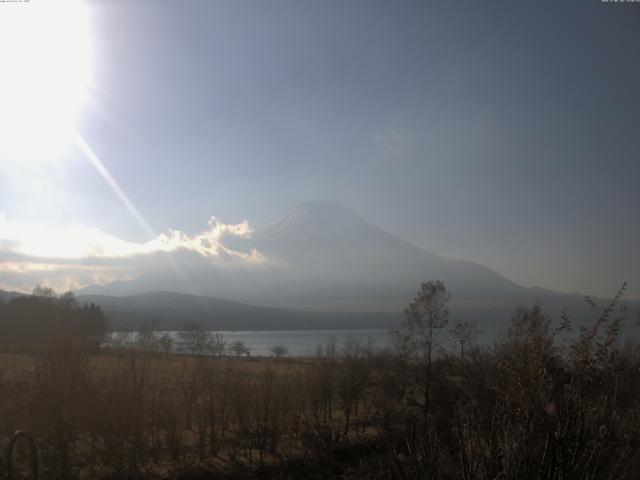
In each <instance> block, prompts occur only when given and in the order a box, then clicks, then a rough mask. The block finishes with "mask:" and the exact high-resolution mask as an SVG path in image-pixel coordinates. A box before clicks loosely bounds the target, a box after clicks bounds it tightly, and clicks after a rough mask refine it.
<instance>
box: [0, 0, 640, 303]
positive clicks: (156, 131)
mask: <svg viewBox="0 0 640 480" xmlns="http://www.w3.org/2000/svg"><path fill="white" fill-rule="evenodd" d="M87 5H88V7H89V12H90V32H91V39H92V41H91V44H92V58H93V69H92V78H93V87H92V89H91V95H92V97H93V98H92V101H91V103H90V104H88V105H87V106H86V107H85V108H84V110H83V113H82V117H81V119H80V121H79V125H78V128H79V131H80V132H81V133H82V135H83V136H84V138H85V139H86V141H87V143H88V144H90V145H91V146H92V148H93V150H94V151H95V152H96V154H97V155H98V156H99V157H100V159H101V160H102V162H103V163H104V165H105V167H106V168H107V169H108V171H109V172H110V173H111V175H112V176H113V178H114V179H115V180H116V181H117V182H118V183H119V185H120V187H121V189H122V191H124V192H125V193H126V194H127V195H128V196H129V198H130V199H131V202H132V203H133V204H134V205H135V206H136V207H137V209H138V210H139V211H140V213H141V214H142V216H144V218H145V219H146V221H147V222H148V224H149V225H150V226H151V228H152V230H153V231H155V232H167V231H168V230H169V229H179V230H181V231H183V232H187V233H189V234H197V233H199V232H202V231H203V230H205V229H206V228H207V226H206V225H207V223H206V222H207V220H208V219H209V217H210V216H212V215H215V216H216V217H219V218H221V219H222V220H223V221H225V222H229V223H234V224H235V223H239V222H240V221H242V220H244V219H247V220H248V221H249V222H250V223H251V224H252V225H253V226H254V227H257V228H259V227H262V226H265V225H268V224H269V223H271V222H272V221H274V220H276V219H277V218H278V217H280V216H282V215H284V214H286V213H287V212H288V211H289V210H291V209H292V208H294V207H295V206H297V205H298V204H300V203H303V202H305V201H308V200H312V199H323V200H333V201H337V202H340V203H342V204H344V205H346V206H348V207H350V208H351V209H353V210H354V211H356V212H357V213H359V214H360V215H362V216H363V217H365V218H366V219H368V220H370V221H372V222H373V223H375V224H377V225H379V226H381V227H383V228H385V229H387V230H389V231H391V232H393V233H396V234H398V235H400V236H402V237H404V238H405V239H407V240H409V241H412V242H414V243H416V244H418V245H420V246H423V247H426V248H428V249H430V250H433V251H435V252H438V253H440V254H443V255H447V256H451V257H455V258H466V259H470V260H475V261H477V262H480V263H483V264H485V265H487V266H489V267H491V268H493V269H495V270H496V271H498V272H499V273H501V274H503V275H505V276H507V277H508V278H510V279H512V280H514V281H516V282H519V283H521V284H523V285H526V286H534V285H539V286H544V287H546V288H550V289H557V290H560V291H580V292H583V293H591V294H601V295H607V296H608V295H612V294H613V293H614V292H615V290H616V289H617V287H618V286H619V284H620V283H621V282H622V281H625V280H626V281H628V282H630V289H629V297H635V298H640V255H639V254H638V246H639V245H640V217H639V215H638V207H639V206H640V181H639V179H640V158H639V152H640V118H639V117H640V4H637V3H636V4H634V3H630V4H611V3H609V4H607V3H600V1H599V0H580V1H563V2H558V1H547V2H545V1H529V2H513V1H491V2H478V1H476V0H470V1H448V2H443V1H439V2H430V1H415V2H412V1H401V2H399V1H385V2H382V1H373V0H366V1H349V2H345V1H338V0H336V1H328V0H322V1H314V2H312V1H300V0H291V1H269V2H265V1H251V2H249V1H240V0H229V1H219V0H216V1H204V0H203V1H194V0H180V1H177V0H171V1H161V0H153V1H151V0H149V1H136V2H132V1H124V0H121V1H116V0H109V1H106V0H104V1H90V2H87ZM1 6H2V5H0V7H1ZM0 15H2V9H1V8H0ZM0 141H1V139H0ZM0 211H3V212H4V215H5V218H6V219H9V220H10V221H12V222H18V223H29V224H39V225H43V224H44V225H47V226H50V227H52V228H61V227H63V226H69V225H71V224H73V223H76V224H80V225H83V226H87V227H94V228H96V229H99V230H100V231H101V232H105V233H108V234H109V235H112V236H114V237H117V238H118V239H122V240H127V241H130V242H142V241H144V240H148V237H149V233H148V232H146V231H145V230H144V229H143V228H141V227H140V225H139V223H138V222H137V221H136V219H135V218H133V217H132V216H131V215H130V214H129V213H128V211H127V210H126V209H125V208H123V206H122V203H121V201H120V200H119V199H118V198H117V196H116V195H114V193H113V191H112V189H111V188H110V187H109V186H108V185H107V184H106V183H105V181H104V179H103V178H102V177H101V176H100V175H98V174H97V172H96V170H95V169H94V168H93V166H92V165H91V164H90V163H89V162H87V160H86V159H85V158H84V157H83V156H82V154H80V153H79V152H78V151H77V149H76V150H73V149H72V150H70V151H69V152H68V153H67V154H66V155H65V157H64V158H63V159H62V160H60V161H59V162H56V163H51V164H41V165H36V166H34V165H30V166H28V167H22V166H18V165H16V163H15V162H13V163H12V162H4V163H3V162H2V161H1V160H0Z"/></svg>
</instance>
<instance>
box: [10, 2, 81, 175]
mask: <svg viewBox="0 0 640 480" xmlns="http://www.w3.org/2000/svg"><path fill="white" fill-rule="evenodd" d="M90 67H91V49H90V37H89V21H88V12H87V8H86V6H85V5H84V4H83V3H82V1H81V0H59V1H55V2H54V1H51V0H31V1H30V2H25V3H10V2H7V3H4V4H2V12H0V69H1V75H0V158H1V159H4V160H5V161H11V162H16V163H17V164H21V163H27V162H28V163H34V162H35V163H40V162H46V161H56V160H58V159H59V158H60V157H61V155H62V153H63V152H64V151H65V149H66V148H67V147H69V146H70V145H71V143H72V141H73V133H74V130H75V123H76V120H77V117H78V114H79V112H80V108H81V106H82V104H83V102H84V100H85V99H86V96H87V87H88V82H89V79H90V70H91V68H90Z"/></svg>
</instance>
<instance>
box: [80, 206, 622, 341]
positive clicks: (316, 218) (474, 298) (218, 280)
mask: <svg viewBox="0 0 640 480" xmlns="http://www.w3.org/2000/svg"><path fill="white" fill-rule="evenodd" d="M249 242H251V246H253V247H256V248H257V249H258V250H259V251H260V252H261V253H262V254H264V255H265V256H266V257H267V258H268V262H267V264H266V265H263V266H261V267H260V268H255V269H251V268H247V269H240V270H234V269H223V268H218V267H216V266H212V265H209V264H207V262H206V261H205V260H204V259H200V260H198V259H195V260H196V261H194V259H193V258H191V259H190V261H189V262H184V263H180V257H179V256H176V258H177V264H178V265H179V266H180V267H181V270H182V273H183V274H184V275H185V276H186V277H188V278H189V284H188V285H186V284H185V283H180V281H179V279H178V278H177V277H176V276H175V272H171V271H166V272H164V273H163V274H162V275H159V274H154V275H148V276H146V277H141V278H138V279H136V280H134V281H132V282H115V283H113V284H110V285H105V286H92V287H89V288H87V289H85V290H84V291H82V290H81V291H79V292H78V293H79V294H88V293H91V294H105V295H112V296H122V295H134V294H141V293H145V292H149V291H159V290H162V291H179V292H183V293H192V294H194V293H195V294H197V295H201V296H207V297H216V298H225V299H229V300H234V301H236V302H241V303H244V304H252V305H262V306H267V307H275V308H286V309H297V310H306V311H308V310H314V311H317V312H320V311H326V312H335V311H342V312H360V313H361V314H364V313H363V312H380V314H382V313H381V312H387V313H388V314H390V315H391V314H394V315H398V314H399V313H400V312H402V311H403V309H404V308H405V307H406V305H407V304H408V302H409V301H411V300H412V299H413V297H414V295H415V293H416V292H417V290H418V289H419V286H420V282H422V281H426V280H442V281H444V282H445V284H446V286H447V288H448V289H449V290H450V291H451V293H452V304H451V306H452V314H453V316H454V319H455V320H458V319H477V320H479V321H482V322H486V321H491V322H497V323H501V324H504V323H506V321H507V320H508V318H509V315H510V312H511V311H512V310H513V308H514V307H515V306H517V305H518V304H522V303H529V304H530V303H532V302H534V301H536V300H537V299H539V300H540V301H541V302H542V303H543V306H545V308H546V310H548V311H549V313H550V314H552V315H553V316H555V317H556V318H557V317H558V316H559V314H560V311H561V310H562V309H563V308H566V309H567V310H568V311H569V312H570V313H572V314H574V315H575V316H576V317H580V318H588V317H589V316H590V315H592V314H593V312H589V310H588V308H587V307H586V305H585V303H584V299H583V297H582V296H581V295H578V294H563V293H558V292H552V291H549V290H545V289H542V288H524V287H522V286H520V285H518V284H516V283H514V282H512V281H510V280H508V279H506V278H505V277H503V276H501V275H500V274H498V273H496V272H494V271H493V270H491V269H489V268H487V267H485V266H483V265H480V264H478V263H474V262H471V261H467V260H452V259H449V258H445V257H442V256H440V255H438V254H436V253H434V252H431V251H429V250H426V249H424V248H421V247H418V246H416V245H413V244H411V243H409V242H407V241H405V240H403V239H401V238H399V237H397V236H395V235H392V234H390V233H388V232H386V231H385V230H383V229H381V228H379V227H377V226H374V225H372V224H370V223H368V222H367V221H365V220H363V219H362V218H361V217H360V216H358V215H356V214H355V213H353V212H352V211H350V210H349V209H347V208H345V207H343V206H341V205H339V204H336V203H331V202H309V203H305V204H303V205H301V206H300V207H298V208H296V209H295V210H293V211H292V212H291V213H289V214H288V215H287V216H286V217H284V218H282V219H281V220H279V221H277V222H275V223H274V224H273V225H271V226H270V227H268V228H265V229H263V230H261V231H257V232H256V233H255V234H254V236H253V238H251V239H250V240H249ZM613 293H614V292H612V294H613ZM165 295H166V294H165ZM143 298H144V297H143ZM156 298H157V297H156ZM140 301H141V300H140ZM163 301H164V300H163ZM171 301H177V299H176V298H173V299H172V300H171ZM129 302H130V303H129V306H128V307H127V308H128V310H127V312H128V313H127V315H134V311H135V308H134V307H135V305H134V303H131V302H133V301H132V300H129ZM98 303H99V302H98ZM204 304H206V305H207V306H208V307H207V308H210V309H212V310H216V311H226V310H224V309H222V304H215V305H214V304H211V303H208V301H205V302H204ZM167 308H169V305H167ZM243 308H244V307H243ZM253 308H258V307H253ZM221 309H222V310H221ZM159 310H162V309H159ZM114 311H115V310H114ZM118 311H120V310H118ZM193 311H194V310H192V309H191V307H189V312H193ZM234 311H236V312H239V311H242V312H243V313H242V315H238V316H237V317H234V318H237V321H238V322H241V317H242V316H243V315H244V316H245V317H246V318H256V321H257V322H259V320H257V317H256V316H255V315H254V313H253V312H254V311H253V310H251V309H248V310H247V309H245V310H242V309H241V308H240V307H239V306H236V307H234ZM203 312H204V310H202V312H201V313H202V314H204V313H203ZM269 312H270V313H269ZM287 312H288V313H283V314H282V315H280V317H278V315H273V314H272V313H273V312H272V311H268V312H263V313H264V314H265V317H264V318H269V319H273V322H275V323H273V324H274V325H275V324H276V323H278V322H280V324H284V323H287V324H289V323H291V324H296V322H298V320H296V319H297V318H301V317H292V314H291V312H290V310H287ZM119 315H120V314H119ZM122 315H124V313H122ZM224 315H226V316H225V317H224V318H226V319H227V320H228V322H231V318H232V316H231V314H230V313H229V314H227V313H225V314H224ZM158 316H159V317H162V312H161V311H158ZM276 317H278V318H280V320H278V322H276V320H275V319H276ZM207 318H210V319H211V321H212V322H213V321H214V317H213V316H211V317H207ZM285 319H286V321H285ZM227 320H225V321H226V322H227ZM316 320H317V318H315V319H314V318H311V317H309V320H308V321H313V322H316ZM271 321H272V320H269V321H268V322H267V323H269V322H271ZM305 321H307V320H305ZM318 321H319V320H318ZM228 322H227V324H230V323H228ZM254 323H255V322H254V321H253V320H252V321H251V324H252V325H253V324H254ZM299 323H301V324H302V323H304V322H303V321H302V320H300V322H299ZM314 324H315V323H314ZM243 325H244V324H243ZM235 328H243V327H240V326H238V327H235ZM251 328H253V327H251Z"/></svg>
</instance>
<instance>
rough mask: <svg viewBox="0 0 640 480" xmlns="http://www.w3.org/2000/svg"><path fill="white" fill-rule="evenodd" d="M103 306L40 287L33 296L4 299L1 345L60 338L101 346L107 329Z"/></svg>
mask: <svg viewBox="0 0 640 480" xmlns="http://www.w3.org/2000/svg"><path fill="white" fill-rule="evenodd" d="M107 329H108V323H107V319H106V317H105V315H104V313H103V312H102V310H101V308H100V307H99V306H97V305H95V304H93V303H89V304H87V303H84V304H82V305H81V304H80V303H79V302H78V301H77V300H76V298H75V296H74V295H73V293H71V292H67V293H64V294H62V295H57V294H56V293H55V291H54V290H52V289H51V288H45V287H40V286H38V287H36V288H35V289H34V290H33V294H32V295H31V296H21V297H16V298H13V299H11V300H9V301H8V302H7V303H3V302H2V301H0V347H1V348H2V349H3V350H4V351H11V350H22V351H23V350H31V349H34V348H38V347H40V346H42V345H43V344H44V343H47V344H50V343H51V342H55V341H57V340H64V341H74V342H76V343H79V344H81V345H84V346H85V347H90V348H97V347H98V346H99V345H100V343H101V342H102V339H103V338H104V335H105V334H106V333H107Z"/></svg>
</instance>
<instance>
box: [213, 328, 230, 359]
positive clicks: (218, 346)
mask: <svg viewBox="0 0 640 480" xmlns="http://www.w3.org/2000/svg"><path fill="white" fill-rule="evenodd" d="M210 350H211V353H212V354H213V355H216V356H218V357H223V356H224V353H225V351H226V350H227V342H226V341H225V339H224V335H223V334H221V333H218V332H216V333H214V334H213V335H212V336H211V338H210Z"/></svg>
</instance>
